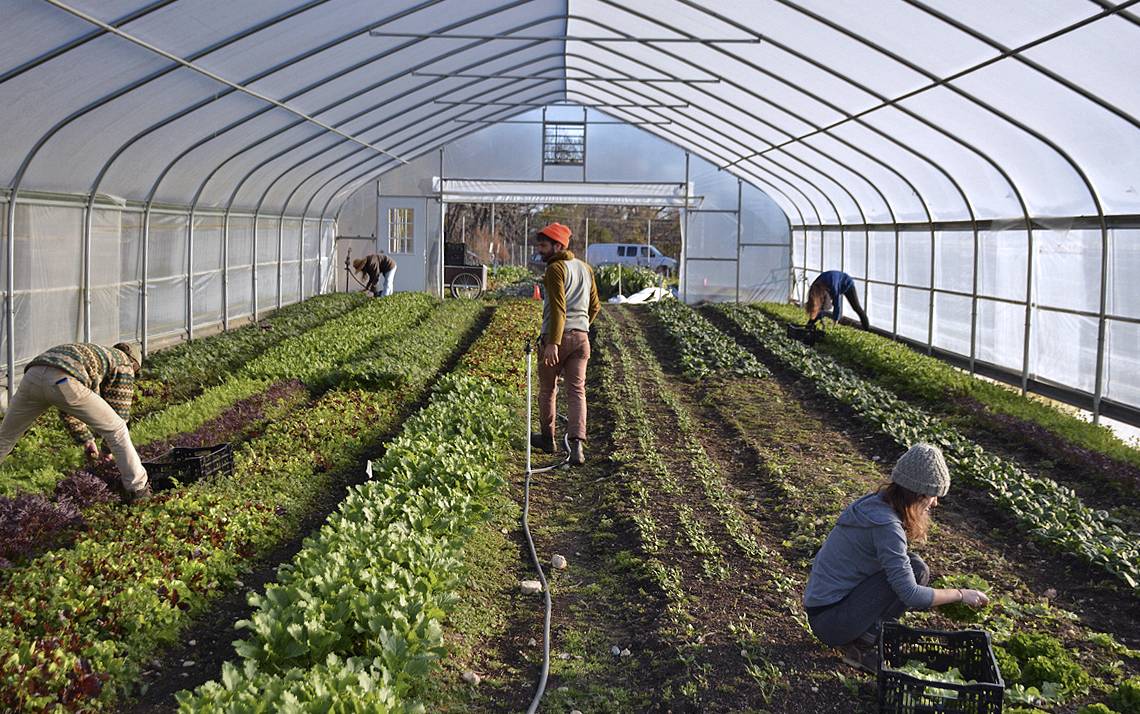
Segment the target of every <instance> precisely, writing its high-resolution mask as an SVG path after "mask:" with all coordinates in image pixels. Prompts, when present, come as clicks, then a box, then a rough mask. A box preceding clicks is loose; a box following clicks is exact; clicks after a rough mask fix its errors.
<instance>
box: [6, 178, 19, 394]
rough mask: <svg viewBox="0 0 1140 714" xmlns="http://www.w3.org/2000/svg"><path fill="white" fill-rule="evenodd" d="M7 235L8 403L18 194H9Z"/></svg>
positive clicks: (12, 389) (12, 375)
mask: <svg viewBox="0 0 1140 714" xmlns="http://www.w3.org/2000/svg"><path fill="white" fill-rule="evenodd" d="M6 218H7V220H6V221H5V223H6V224H7V231H6V232H7V234H8V244H7V245H6V246H4V250H5V253H6V257H7V260H8V265H7V268H6V270H5V273H6V275H5V276H4V286H5V287H6V288H7V295H6V296H5V300H4V329H5V331H6V332H7V333H8V345H7V347H8V349H7V352H8V354H7V358H8V403H9V404H11V403H12V397H13V396H15V394H16V269H15V263H16V192H15V191H14V190H13V191H12V192H11V193H9V194H8V215H7V216H6Z"/></svg>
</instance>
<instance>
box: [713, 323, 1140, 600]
mask: <svg viewBox="0 0 1140 714" xmlns="http://www.w3.org/2000/svg"><path fill="white" fill-rule="evenodd" d="M715 310H716V311H717V312H718V313H719V314H720V315H723V316H724V318H725V319H726V320H727V321H729V322H730V323H731V324H732V325H733V326H734V328H735V329H736V330H737V331H739V333H741V334H742V335H745V336H747V337H748V338H751V339H752V340H754V341H755V342H756V344H757V345H758V346H759V347H760V348H762V349H763V350H764V351H765V352H766V353H768V354H770V355H771V356H772V357H774V358H775V359H776V360H777V361H778V362H779V363H781V364H782V365H783V366H784V367H786V368H787V369H790V370H791V371H793V372H795V373H797V374H799V375H801V376H803V377H806V378H808V379H810V380H811V382H812V384H813V386H814V387H815V388H816V389H817V390H819V391H820V392H822V393H824V394H827V395H828V396H830V397H832V398H834V399H836V400H838V401H840V402H842V403H844V404H847V405H849V406H850V407H852V408H853V409H854V411H855V412H856V413H857V414H858V415H859V416H860V417H862V418H863V419H865V420H867V421H868V422H870V423H871V424H873V425H874V426H875V427H877V428H878V429H879V430H880V431H881V432H883V433H884V434H886V435H887V436H889V437H891V438H892V439H894V440H895V441H896V442H897V443H898V444H899V445H900V446H902V447H904V448H905V447H906V446H909V445H911V444H914V443H917V442H928V443H932V444H937V445H938V446H940V447H941V448H942V450H943V452H944V454H945V455H946V459H947V461H948V462H949V463H950V465H951V467H952V468H953V470H954V474H955V477H956V478H962V479H964V480H965V481H967V482H970V483H972V484H974V485H976V486H981V487H983V490H984V493H986V495H988V496H989V497H990V498H991V499H993V501H994V502H995V503H997V504H998V505H999V506H1000V507H1002V508H1003V509H1004V510H1006V511H1007V512H1009V513H1010V514H1011V515H1012V516H1013V517H1014V519H1015V520H1017V521H1018V522H1019V523H1020V524H1022V525H1023V526H1025V527H1026V529H1027V531H1028V532H1029V533H1031V534H1032V535H1033V536H1035V537H1037V538H1038V539H1039V540H1041V541H1043V542H1045V543H1047V544H1049V545H1051V546H1053V547H1055V548H1057V549H1059V550H1062V551H1065V552H1069V553H1072V554H1074V555H1077V556H1078V557H1080V558H1082V559H1084V560H1086V561H1087V562H1089V563H1092V564H1094V565H1097V566H1099V567H1101V568H1104V569H1105V570H1106V571H1108V572H1109V573H1111V574H1113V575H1115V576H1116V577H1118V578H1119V579H1120V580H1122V581H1123V582H1124V583H1126V584H1127V585H1128V587H1129V588H1132V589H1134V590H1135V589H1137V588H1138V584H1140V538H1138V537H1137V534H1135V533H1129V532H1125V531H1124V530H1123V529H1121V528H1120V526H1119V525H1118V524H1116V523H1115V522H1114V521H1113V519H1112V518H1111V517H1110V516H1109V514H1107V513H1106V512H1104V511H1096V510H1093V509H1090V508H1088V507H1087V506H1086V505H1085V504H1084V503H1083V502H1082V501H1081V499H1080V498H1079V497H1078V496H1077V494H1076V493H1074V492H1073V490H1072V489H1069V488H1067V487H1065V486H1061V485H1059V484H1057V483H1056V482H1054V481H1052V480H1050V479H1046V478H1041V477H1038V476H1034V475H1031V474H1029V473H1027V472H1026V471H1024V470H1023V469H1022V468H1020V467H1019V466H1018V465H1017V464H1015V463H1013V462H1011V461H1009V460H1006V459H1002V458H999V457H997V456H994V455H993V454H990V453H987V452H986V451H985V450H984V449H983V448H982V447H980V446H978V445H977V444H976V443H974V442H973V441H972V440H970V439H968V438H966V437H965V436H963V435H962V434H961V433H960V432H959V431H958V430H956V429H955V428H953V427H951V426H950V425H948V424H947V423H946V422H945V421H943V420H940V419H938V418H936V417H934V416H932V415H930V414H929V413H927V412H925V411H924V410H922V409H919V408H917V407H915V406H912V405H910V404H908V403H906V402H904V401H902V400H901V399H899V398H898V397H897V396H896V395H895V394H894V393H893V392H891V391H888V390H886V389H884V388H882V387H879V386H876V385H874V384H870V383H868V382H867V381H866V380H864V379H863V378H862V377H860V376H859V375H858V374H856V373H855V372H854V371H852V370H851V369H848V368H846V367H844V366H842V365H840V364H838V363H837V362H836V361H835V360H834V359H832V358H830V357H828V356H826V355H823V354H820V353H819V352H817V351H815V350H812V349H809V348H808V347H806V346H804V345H802V344H801V343H799V342H797V341H795V340H792V339H790V338H788V337H787V336H786V335H785V333H784V330H783V328H782V327H781V326H780V325H779V324H778V323H777V322H775V321H774V320H772V319H770V318H768V317H766V316H765V315H764V314H763V313H762V312H760V311H759V310H757V309H756V308H753V307H749V306H740V305H721V306H717V307H716V308H715Z"/></svg>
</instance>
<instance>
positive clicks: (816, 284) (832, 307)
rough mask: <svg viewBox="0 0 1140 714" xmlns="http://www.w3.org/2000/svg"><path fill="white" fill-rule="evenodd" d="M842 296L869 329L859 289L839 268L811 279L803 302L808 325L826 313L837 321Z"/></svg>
mask: <svg viewBox="0 0 1140 714" xmlns="http://www.w3.org/2000/svg"><path fill="white" fill-rule="evenodd" d="M843 298H847V302H849V303H851V309H852V310H854V311H855V314H856V315H858V316H859V321H860V322H861V323H863V329H864V330H870V329H871V323H870V322H869V321H868V320H867V312H866V311H865V310H863V306H862V305H861V304H859V291H858V290H856V289H855V281H854V280H853V279H852V278H851V276H850V275H848V274H847V273H844V272H842V271H839V270H828V271H827V272H825V273H820V274H819V277H817V278H816V279H815V280H813V281H812V284H811V288H810V289H809V290H808V297H807V302H805V303H804V310H805V311H806V312H807V316H808V323H807V324H808V327H811V326H812V325H814V324H815V323H816V322H817V321H821V320H823V318H824V317H825V316H827V315H828V313H830V314H831V319H832V320H834V321H835V322H837V323H838V322H839V319H840V318H841V317H843Z"/></svg>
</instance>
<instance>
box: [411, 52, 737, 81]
mask: <svg viewBox="0 0 1140 714" xmlns="http://www.w3.org/2000/svg"><path fill="white" fill-rule="evenodd" d="M564 54H565V55H567V56H568V55H569V54H570V53H569V52H567V53H564ZM555 69H557V68H555ZM575 69H577V68H575ZM411 74H412V76H413V77H448V78H451V77H463V78H472V79H558V80H561V81H566V82H571V81H573V82H637V83H639V84H641V83H648V84H652V83H654V82H662V83H668V84H718V83H719V82H720V78H719V77H716V78H700V79H685V78H682V77H628V76H627V77H570V76H565V75H564V76H561V77H549V78H548V77H535V76H532V75H525V74H466V73H461V72H455V73H449V74H442V73H436V72H412V73H411Z"/></svg>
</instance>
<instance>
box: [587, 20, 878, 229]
mask: <svg viewBox="0 0 1140 714" xmlns="http://www.w3.org/2000/svg"><path fill="white" fill-rule="evenodd" d="M595 24H599V23H595ZM603 27H605V26H603ZM606 29H612V28H608V27H607V28H606ZM601 49H606V48H601ZM566 56H567V57H576V58H578V59H581V60H583V61H585V62H590V63H591V64H603V63H602V62H600V61H598V60H596V59H593V58H591V57H587V56H585V55H581V54H579V53H570V52H567V53H566ZM622 57H624V58H625V59H627V60H630V61H631V62H633V63H635V64H640V65H643V66H648V64H647V63H645V62H641V61H640V60H636V59H633V58H631V57H625V56H624V55H622ZM575 69H577V70H580V71H583V72H586V71H588V70H586V69H584V68H582V67H575ZM656 71H657V72H660V73H662V74H665V75H666V76H670V77H673V78H675V76H674V75H670V74H669V73H668V72H665V71H664V70H661V69H656ZM600 89H601V91H606V92H609V93H611V94H614V95H617V96H623V95H621V94H620V93H619V92H616V91H614V90H613V89H610V88H608V87H603V88H600ZM654 89H655V90H656V91H658V92H661V93H662V94H665V95H667V96H670V97H673V98H676V99H681V96H680V95H679V94H676V93H675V92H671V91H669V90H668V89H666V88H658V87H654ZM575 91H577V90H575ZM629 91H631V92H633V91H635V90H632V89H630V90H629ZM697 91H700V92H701V93H703V94H707V95H708V96H710V97H714V98H715V97H716V95H715V94H713V93H712V92H708V91H707V90H702V89H698V90H697ZM636 94H638V95H639V96H641V97H642V98H643V99H646V100H648V99H650V98H649V97H648V96H645V95H644V94H642V93H641V92H636ZM584 96H586V95H584ZM693 109H695V110H696V111H701V112H705V113H708V114H712V112H711V111H709V110H707V109H705V108H704V107H701V106H699V105H694V107H693ZM676 113H677V114H678V115H680V116H683V117H684V118H685V120H686V122H693V121H696V120H695V118H694V117H691V116H689V115H688V114H684V115H681V114H680V112H676ZM699 124H700V126H703V127H705V128H706V129H708V130H709V131H710V132H713V133H715V134H716V135H717V136H721V137H724V136H725V135H724V133H723V132H721V131H718V130H716V129H715V128H713V126H712V125H711V124H709V123H707V122H704V121H701V122H699ZM736 128H737V129H739V130H740V131H741V132H743V133H744V134H746V135H748V136H751V137H752V138H754V139H757V140H759V141H765V140H764V139H763V138H762V137H759V136H757V135H756V134H755V133H754V132H752V131H751V130H750V129H747V128H745V127H741V126H737V127H736ZM773 128H775V127H773ZM650 133H653V132H650ZM785 133H786V132H785ZM738 143H741V144H743V142H738ZM722 146H723V145H722ZM724 148H725V149H726V150H729V149H728V147H727V146H726V147H724ZM731 153H733V154H735V153H736V152H731ZM819 153H820V154H821V155H825V154H823V152H819ZM785 154H786V155H787V156H788V157H789V158H790V159H791V160H793V161H795V162H797V163H799V164H802V165H803V166H805V167H806V168H809V169H811V170H812V171H815V172H816V173H818V174H820V175H821V176H822V177H824V178H825V179H827V180H828V181H830V182H832V183H833V184H835V185H836V186H837V187H838V188H839V190H840V191H843V192H844V193H846V194H847V197H848V198H849V199H851V203H852V204H853V205H854V206H855V209H856V210H857V211H858V212H859V215H860V216H861V217H862V219H863V223H866V222H867V216H866V213H865V212H864V211H863V207H862V206H861V205H860V201H859V199H857V198H856V197H855V196H854V194H852V193H851V192H850V191H849V190H847V188H846V187H844V186H843V183H842V182H840V181H838V180H837V179H835V178H834V177H833V176H831V175H830V174H829V173H827V172H825V171H823V170H821V169H819V168H817V167H814V166H810V165H809V164H807V162H805V161H804V160H803V159H801V158H799V157H798V156H795V155H793V154H790V153H787V152H785ZM828 158H829V159H831V157H828ZM831 160H832V161H834V162H835V163H836V164H837V165H840V166H843V164H842V162H840V161H838V160H837V159H831ZM773 163H774V164H776V165H777V166H779V167H780V168H781V169H783V170H785V171H788V172H789V173H791V174H792V175H793V176H796V177H797V178H799V179H800V180H803V181H805V182H806V183H808V185H810V186H812V188H814V189H816V190H817V191H819V192H820V194H821V195H822V196H824V198H825V200H827V202H828V203H829V204H830V205H831V207H832V210H833V211H834V212H835V215H836V220H837V221H839V222H840V223H842V222H843V219H842V217H841V216H840V213H839V209H838V207H836V205H835V203H834V202H833V201H832V200H831V199H830V197H828V196H827V193H826V192H824V191H823V190H822V189H820V188H819V187H818V186H816V185H815V184H814V183H812V182H810V181H807V179H805V178H804V177H802V176H800V175H799V174H798V173H796V172H794V171H792V170H791V169H790V168H788V167H786V166H784V165H783V164H781V163H780V162H778V161H773ZM843 168H846V169H847V170H849V171H851V173H852V174H854V175H855V176H858V177H859V178H860V179H862V180H863V181H864V182H866V183H867V184H868V185H869V186H872V190H873V191H876V192H878V189H877V188H875V187H874V185H873V184H872V182H870V181H868V180H867V178H866V177H865V176H863V175H862V174H861V173H859V172H858V171H855V170H853V169H850V168H849V167H846V166H843ZM878 193H879V195H880V198H882V193H881V192H878ZM883 201H884V205H887V206H888V209H887V210H888V211H889V210H890V207H889V204H888V203H887V201H886V200H885V198H884V199H883Z"/></svg>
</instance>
